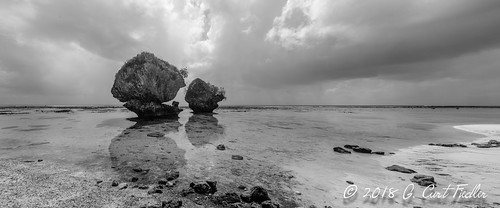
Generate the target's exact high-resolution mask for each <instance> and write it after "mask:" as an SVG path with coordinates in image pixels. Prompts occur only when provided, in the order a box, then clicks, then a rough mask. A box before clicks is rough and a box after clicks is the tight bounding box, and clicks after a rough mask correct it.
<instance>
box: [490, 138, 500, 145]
mask: <svg viewBox="0 0 500 208" xmlns="http://www.w3.org/2000/svg"><path fill="white" fill-rule="evenodd" d="M488 144H500V141H497V140H493V139H492V140H490V141H488Z"/></svg>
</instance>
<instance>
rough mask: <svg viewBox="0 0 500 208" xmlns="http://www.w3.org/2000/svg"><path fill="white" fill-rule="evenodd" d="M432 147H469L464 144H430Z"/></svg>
mask: <svg viewBox="0 0 500 208" xmlns="http://www.w3.org/2000/svg"><path fill="white" fill-rule="evenodd" d="M429 145H430V146H441V147H467V146H466V145H463V144H440V143H438V144H434V143H430V144H429Z"/></svg>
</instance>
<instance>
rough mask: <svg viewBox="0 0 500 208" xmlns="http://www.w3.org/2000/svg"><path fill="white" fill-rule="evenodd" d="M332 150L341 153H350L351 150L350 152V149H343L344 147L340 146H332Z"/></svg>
mask: <svg viewBox="0 0 500 208" xmlns="http://www.w3.org/2000/svg"><path fill="white" fill-rule="evenodd" d="M333 151H334V152H338V153H342V154H351V152H350V151H347V150H345V149H344V148H342V147H334V148H333Z"/></svg>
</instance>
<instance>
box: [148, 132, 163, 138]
mask: <svg viewBox="0 0 500 208" xmlns="http://www.w3.org/2000/svg"><path fill="white" fill-rule="evenodd" d="M147 136H148V137H164V136H165V134H164V133H161V132H153V133H149V134H147Z"/></svg>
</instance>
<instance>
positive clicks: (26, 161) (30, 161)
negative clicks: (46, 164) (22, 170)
mask: <svg viewBox="0 0 500 208" xmlns="http://www.w3.org/2000/svg"><path fill="white" fill-rule="evenodd" d="M23 162H25V163H32V162H35V161H34V160H25V161H23Z"/></svg>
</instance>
